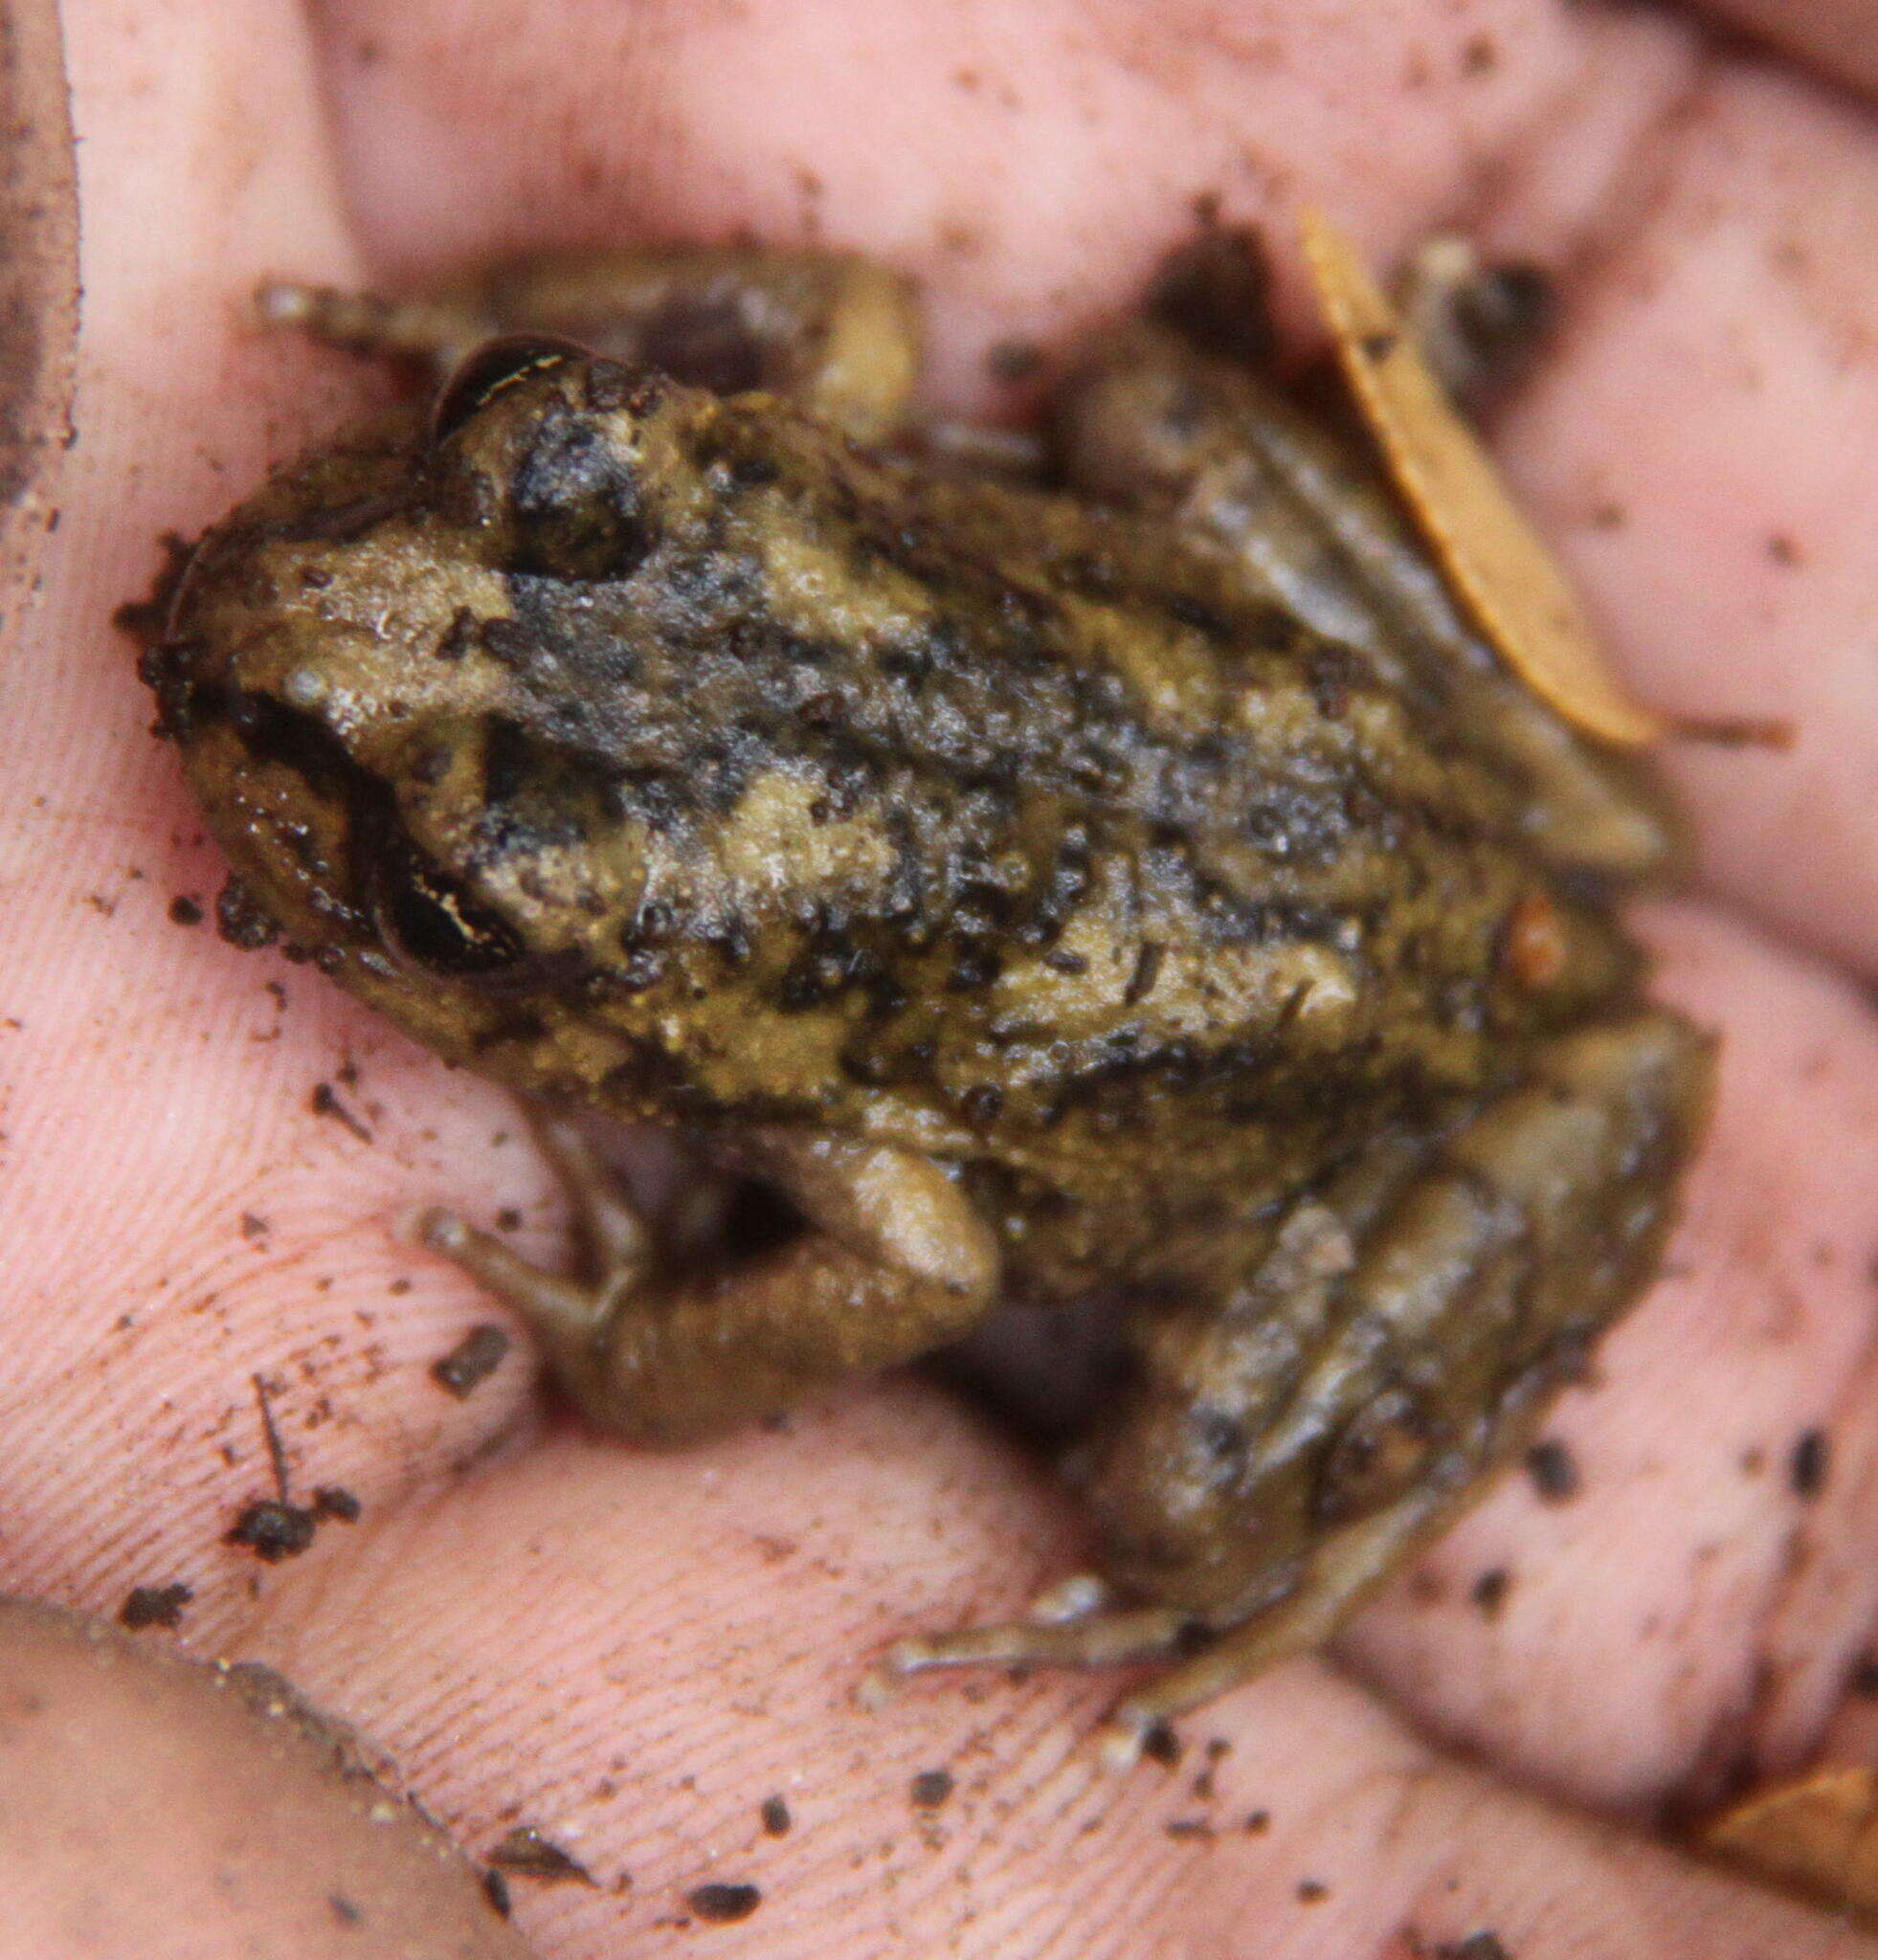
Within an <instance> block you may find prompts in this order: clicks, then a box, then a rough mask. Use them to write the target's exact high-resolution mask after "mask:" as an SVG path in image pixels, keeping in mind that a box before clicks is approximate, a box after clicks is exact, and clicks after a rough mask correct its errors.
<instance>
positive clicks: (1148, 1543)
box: [886, 1013, 1709, 1762]
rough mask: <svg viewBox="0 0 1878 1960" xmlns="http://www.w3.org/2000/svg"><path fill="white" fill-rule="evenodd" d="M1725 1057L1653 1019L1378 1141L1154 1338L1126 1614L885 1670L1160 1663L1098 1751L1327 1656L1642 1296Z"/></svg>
mask: <svg viewBox="0 0 1878 1960" xmlns="http://www.w3.org/2000/svg"><path fill="white" fill-rule="evenodd" d="M1708 1059H1709V1057H1708V1044H1707V1043H1706V1042H1704V1041H1703V1040H1702V1039H1701V1037H1700V1036H1697V1035H1696V1034H1695V1033H1694V1031H1693V1030H1691V1029H1690V1028H1688V1026H1687V1025H1686V1024H1685V1023H1684V1022H1682V1021H1680V1020H1679V1019H1677V1018H1676V1017H1675V1016H1673V1015H1670V1014H1666V1013H1637V1014H1635V1015H1632V1016H1630V1017H1628V1018H1626V1019H1622V1020H1617V1021H1613V1022H1611V1023H1608V1024H1605V1025H1600V1026H1596V1027H1591V1028H1587V1029H1584V1030H1581V1031H1579V1032H1577V1033H1575V1034H1572V1035H1569V1036H1562V1037H1560V1038H1558V1039H1557V1040H1555V1041H1554V1042H1552V1043H1550V1044H1549V1045H1548V1046H1546V1047H1545V1048H1543V1049H1542V1050H1541V1051H1540V1053H1539V1055H1538V1056H1537V1057H1536V1058H1535V1059H1534V1064H1533V1068H1532V1072H1531V1079H1530V1080H1528V1081H1527V1082H1526V1083H1525V1084H1524V1085H1523V1086H1521V1087H1520V1088H1518V1089H1516V1090H1514V1091H1512V1092H1511V1093H1509V1094H1508V1095H1507V1096H1505V1097H1503V1098H1502V1099H1500V1100H1499V1101H1497V1102H1495V1103H1491V1104H1489V1105H1488V1106H1487V1108H1486V1109H1484V1110H1483V1111H1482V1112H1481V1113H1480V1114H1479V1115H1477V1116H1476V1117H1474V1118H1473V1119H1472V1121H1471V1122H1468V1123H1466V1124H1465V1125H1463V1126H1462V1127H1460V1128H1459V1129H1458V1130H1456V1131H1454V1132H1453V1133H1451V1134H1448V1135H1446V1136H1443V1137H1441V1138H1439V1139H1436V1138H1423V1139H1421V1140H1420V1142H1419V1143H1416V1144H1414V1145H1413V1146H1412V1147H1403V1140H1401V1139H1394V1140H1384V1142H1383V1143H1381V1144H1379V1145H1378V1147H1377V1148H1376V1149H1375V1151H1373V1152H1372V1153H1371V1155H1370V1157H1369V1158H1367V1159H1364V1160H1359V1161H1358V1163H1357V1164H1356V1165H1354V1166H1353V1167H1352V1169H1350V1170H1349V1171H1348V1172H1347V1173H1346V1174H1345V1175H1344V1176H1343V1177H1342V1178H1341V1179H1339V1180H1338V1181H1337V1182H1336V1183H1335V1184H1334V1185H1332V1186H1331V1187H1330V1189H1328V1190H1326V1191H1324V1192H1319V1193H1317V1194H1315V1195H1313V1196H1311V1197H1308V1198H1307V1199H1305V1200H1304V1201H1303V1202H1301V1203H1300V1204H1299V1205H1298V1206H1297V1208H1296V1210H1295V1212H1294V1214H1293V1215H1292V1217H1291V1218H1290V1219H1289V1220H1288V1221H1287V1222H1286V1224H1285V1225H1284V1226H1283V1227H1282V1228H1281V1229H1280V1230H1279V1231H1278V1233H1277V1234H1276V1235H1275V1236H1274V1237H1273V1238H1271V1239H1270V1240H1269V1241H1267V1242H1266V1251H1265V1254H1264V1257H1263V1259H1262V1260H1259V1261H1257V1262H1253V1263H1252V1265H1251V1270H1250V1271H1249V1272H1242V1273H1241V1278H1240V1281H1239V1282H1238V1284H1237V1285H1235V1286H1231V1287H1229V1288H1227V1289H1226V1292H1225V1297H1224V1298H1223V1299H1222V1300H1216V1301H1215V1302H1214V1303H1212V1304H1210V1305H1208V1304H1205V1303H1203V1302H1202V1301H1200V1300H1198V1299H1196V1300H1195V1301H1194V1302H1192V1303H1189V1304H1188V1305H1187V1306H1186V1307H1183V1308H1175V1309H1172V1310H1169V1311H1165V1312H1163V1313H1161V1314H1157V1315H1154V1316H1152V1317H1151V1318H1149V1319H1148V1320H1147V1321H1146V1322H1145V1323H1144V1325H1142V1327H1141V1329H1140V1332H1139V1344H1138V1354H1137V1359H1138V1362H1139V1366H1140V1370H1141V1374H1140V1379H1139V1382H1138V1384H1137V1387H1136V1389H1135V1391H1134V1392H1133V1396H1132V1400H1131V1402H1130V1404H1129V1406H1128V1407H1126V1408H1125V1409H1124V1410H1123V1411H1122V1412H1121V1416H1120V1420H1119V1421H1118V1422H1117V1424H1116V1426H1115V1428H1114V1430H1113V1431H1112V1432H1111V1433H1110V1434H1109V1435H1108V1436H1107V1437H1106V1438H1105V1439H1104V1441H1103V1443H1102V1446H1101V1448H1100V1450H1099V1452H1098V1454H1097V1460H1096V1464H1095V1468H1094V1471H1093V1474H1092V1476H1091V1478H1090V1481H1089V1488H1088V1495H1089V1498H1090V1500H1091V1502H1092V1503H1093V1506H1094V1508H1095V1511H1096V1514H1097V1516H1098V1519H1099V1520H1100V1522H1101V1525H1102V1526H1103V1534H1104V1542H1103V1548H1102V1549H1103V1564H1104V1566H1105V1569H1106V1570H1107V1572H1108V1573H1109V1574H1110V1575H1111V1576H1112V1578H1113V1580H1114V1581H1115V1583H1116V1584H1117V1585H1118V1586H1119V1588H1120V1589H1121V1591H1122V1592H1123V1593H1124V1594H1125V1595H1126V1596H1127V1598H1128V1599H1129V1600H1132V1601H1136V1602H1141V1603H1140V1604H1137V1605H1131V1606H1126V1605H1125V1606H1113V1605H1110V1604H1109V1603H1108V1601H1107V1597H1106V1596H1105V1595H1104V1594H1102V1593H1099V1592H1097V1591H1095V1590H1093V1589H1089V1588H1087V1587H1084V1588H1083V1589H1081V1590H1080V1591H1073V1592H1071V1593H1068V1594H1066V1595H1062V1604H1063V1606H1064V1607H1065V1608H1067V1609H1073V1610H1066V1611H1060V1612H1057V1613H1055V1614H1034V1615H1032V1617H1031V1619H1030V1620H1028V1621H1025V1622H1020V1623H1018V1624H1016V1625H1012V1626H1002V1627H988V1628H976V1629H972V1630H969V1631H967V1632H965V1633H961V1634H956V1635H952V1636H949V1637H939V1638H936V1639H925V1640H913V1641H907V1642H903V1643H902V1645H901V1646H899V1647H897V1648H896V1649H894V1650H893V1651H892V1653H890V1654H889V1656H888V1657H887V1662H886V1672H887V1673H888V1674H889V1675H890V1676H895V1677H897V1676H903V1675H908V1674H914V1673H919V1672H922V1671H924V1670H925V1669H928V1668H934V1667H953V1666H965V1665H969V1664H973V1663H982V1662H991V1663H997V1664H1004V1665H1011V1664H1022V1663H1026V1662H1036V1663H1059V1664H1072V1665H1094V1664H1100V1663H1107V1662H1109V1661H1115V1660H1142V1659H1150V1660H1161V1661H1164V1662H1166V1663H1168V1665H1167V1667H1166V1670H1165V1671H1164V1672H1163V1673H1162V1674H1161V1675H1160V1676H1159V1678H1158V1679H1156V1680H1153V1681H1151V1682H1149V1683H1148V1684H1147V1685H1146V1686H1145V1687H1144V1688H1143V1689H1141V1690H1140V1691H1138V1692H1137V1693H1135V1694H1133V1695H1131V1696H1129V1698H1128V1699H1127V1700H1126V1701H1124V1702H1123V1703H1122V1704H1121V1706H1120V1707H1119V1708H1118V1709H1117V1711H1116V1713H1115V1715H1114V1718H1113V1720H1112V1723H1111V1725H1110V1727H1109V1729H1108V1731H1107V1740H1106V1742H1105V1745H1104V1747H1105V1752H1106V1754H1107V1756H1108V1758H1109V1759H1110V1760H1111V1761H1115V1762H1126V1761H1128V1760H1129V1759H1130V1758H1131V1756H1132V1755H1133V1754H1134V1753H1135V1752H1136V1751H1137V1750H1138V1749H1139V1748H1140V1746H1141V1743H1142V1741H1143V1739H1144V1738H1145V1737H1146V1736H1147V1735H1148V1734H1149V1733H1150V1732H1151V1731H1152V1730H1153V1729H1155V1728H1156V1727H1157V1726H1160V1725H1162V1724H1164V1723H1166V1722H1167V1721H1169V1720H1170V1719H1171V1718H1173V1717H1174V1716H1175V1715H1177V1714H1179V1713H1181V1712H1182V1711H1184V1710H1186V1709H1189V1708H1193V1707H1195V1706H1196V1705H1198V1704H1200V1703H1202V1702H1206V1701H1209V1700H1211V1699H1212V1698H1213V1697H1214V1696H1216V1695H1218V1694H1220V1693H1222V1692H1223V1691H1224V1690H1225V1689H1227V1688H1229V1687H1232V1686H1234V1685H1236V1684H1237V1683H1238V1682H1242V1681H1244V1680H1246V1679H1248V1678H1249V1677H1251V1676H1252V1675H1254V1674H1257V1673H1259V1672H1261V1671H1262V1670H1263V1669H1264V1668H1266V1667H1268V1666H1270V1665H1271V1664H1272V1663H1273V1662H1275V1661H1277V1660H1280V1659H1285V1658H1286V1657H1287V1656H1290V1655H1293V1654H1298V1653H1302V1652H1305V1651H1308V1649H1310V1648H1313V1647H1316V1646H1318V1645H1320V1644H1321V1643H1322V1642H1323V1641H1324V1640H1326V1639H1327V1638H1328V1637H1330V1635H1331V1634H1332V1633H1333V1632H1334V1631H1335V1630H1336V1628H1337V1627H1338V1626H1339V1625H1340V1624H1341V1623H1342V1621H1343V1620H1344V1619H1345V1618H1346V1617H1347V1616H1348V1615H1349V1614H1350V1613H1351V1612H1352V1611H1353V1608H1354V1607H1355V1606H1356V1605H1357V1603H1358V1602H1359V1601H1360V1600H1361V1599H1362V1598H1363V1597H1364V1596H1365V1595H1366V1594H1367V1593H1370V1592H1371V1591H1372V1590H1374V1588H1375V1586H1377V1585H1378V1584H1379V1583H1380V1582H1381V1581H1382V1580H1383V1579H1385V1578H1387V1577H1388V1575H1389V1574H1390V1573H1391V1572H1392V1571H1394V1570H1397V1569H1398V1568H1399V1567H1400V1565H1401V1564H1402V1563H1403V1562H1404V1560H1406V1559H1407V1558H1408V1557H1410V1556H1411V1555H1412V1554H1413V1553H1414V1552H1415V1550H1416V1549H1417V1548H1419V1547H1420V1546H1421V1545H1423V1544H1425V1543H1426V1542H1427V1541H1428V1540H1429V1539H1430V1538H1431V1537H1432V1536H1433V1535H1434V1534H1435V1533H1436V1532H1437V1531H1438V1530H1440V1529H1441V1528H1442V1526H1444V1525H1445V1524H1446V1523H1447V1522H1448V1520H1450V1519H1451V1518H1452V1517H1454V1516H1455V1515H1456V1514H1457V1513H1458V1512H1459V1511H1460V1510H1461V1509H1462V1508H1463V1507H1464V1505H1466V1504H1467V1503H1471V1502H1472V1501H1473V1500H1474V1499H1475V1498H1476V1497H1477V1496H1478V1495H1479V1494H1480V1493H1481V1491H1482V1489H1483V1487H1484V1481H1485V1479H1486V1477H1487V1473H1488V1472H1490V1471H1491V1470H1493V1469H1494V1468H1496V1467H1497V1466H1499V1465H1500V1464H1502V1463H1505V1462H1506V1461H1508V1460H1509V1459H1511V1458H1514V1457H1516V1455H1517V1453H1518V1452H1519V1450H1520V1449H1521V1448H1523V1447H1524V1446H1525V1444H1526V1443H1527V1442H1528V1441H1529V1440H1530V1438H1531V1436H1532V1434H1533V1431H1534V1430H1535V1428H1536V1426H1537V1424H1538V1421H1539V1419H1540V1417H1541V1415H1542V1414H1543V1413H1544V1411H1545V1409H1546V1408H1547V1407H1548V1406H1549V1405H1550V1403H1551V1400H1552V1397H1553V1395H1554V1392H1555V1391H1556V1390H1557V1389H1558V1388H1559V1387H1560V1386H1561V1384H1563V1383H1564V1382H1566V1381H1568V1380H1571V1379H1573V1378H1574V1377H1575V1375H1576V1373H1577V1372H1579V1371H1580V1370H1581V1368H1582V1364H1583V1358H1584V1354H1585V1351H1586V1349H1587V1347H1588V1345H1589V1343H1590V1342H1591V1340H1592V1339H1593V1338H1594V1337H1595V1336H1596V1334H1597V1333H1598V1332H1599V1329H1600V1328H1601V1327H1602V1326H1603V1325H1605V1324H1607V1323H1608V1322H1609V1321H1610V1320H1611V1319H1612V1318H1613V1317H1614V1316H1615V1315H1616V1314H1618V1313H1619V1312H1621V1310H1622V1309H1623V1308H1624V1307H1625V1306H1626V1305H1628V1304H1629V1303H1630V1301H1631V1300H1632V1299H1633V1298H1634V1297H1635V1295H1636V1293H1637V1291H1638V1289H1639V1288H1640V1287H1641V1286H1642V1284H1643V1281H1645V1280H1646V1279H1647V1277H1648V1275H1649V1273H1650V1270H1651V1268H1652V1266H1653V1264H1654V1262H1655V1259H1656V1257H1657V1253H1658V1250H1659V1248H1660V1246H1661V1244H1662V1241H1663V1237H1664V1235H1665V1233H1666V1230H1667V1226H1668V1222H1669V1219H1670V1216H1671V1200H1672V1197H1673V1192H1674V1187H1675V1178H1676V1174H1677V1172H1678V1170H1679V1169H1680V1168H1681V1165H1682V1163H1683V1161H1684V1159H1685V1157H1686V1156H1687V1153H1688V1148H1689V1147H1690V1144H1691V1142H1692V1140H1693V1137H1694V1134H1695V1132H1696V1129H1697V1127H1698V1125H1699V1123H1700V1119H1701V1114H1702V1110H1703V1107H1704V1104H1705V1102H1706V1093H1707V1081H1708V1074H1709V1069H1708Z"/></svg>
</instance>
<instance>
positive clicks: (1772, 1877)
mask: <svg viewBox="0 0 1878 1960" xmlns="http://www.w3.org/2000/svg"><path fill="white" fill-rule="evenodd" d="M1697 1842H1698V1843H1699V1844H1700V1845H1701V1847H1702V1849H1703V1850H1705V1851H1707V1852H1708V1853H1710V1855H1711V1856H1712V1857H1715V1858H1718V1859H1720V1860H1723V1861H1724V1862H1725V1863H1728V1864H1732V1865H1734V1866H1737V1867H1738V1868H1739V1869H1741V1870H1743V1871H1747V1872H1752V1873H1753V1874H1754V1875H1755V1877H1756V1878H1758V1879H1763V1880H1765V1881H1767V1882H1769V1883H1771V1884H1776V1885H1782V1886H1785V1887H1786V1888H1787V1889H1789V1890H1791V1891H1795V1892H1798V1893H1800V1894H1801V1895H1803V1896H1804V1897H1805V1898H1808V1899H1811V1900H1814V1901H1816V1902H1818V1903H1819V1904H1823V1905H1830V1906H1834V1907H1836V1908H1838V1909H1839V1910H1841V1911H1848V1912H1855V1913H1858V1914H1859V1915H1861V1916H1862V1917H1864V1918H1866V1919H1868V1920H1870V1921H1872V1922H1873V1923H1874V1924H1878V1771H1873V1770H1869V1769H1864V1768H1860V1767H1857V1766H1854V1767H1850V1768H1844V1767H1841V1768H1833V1769H1823V1770H1814V1771H1808V1772H1807V1773H1806V1774H1805V1775H1802V1776H1797V1777H1794V1778H1792V1779H1791V1780H1789V1781H1786V1782H1782V1783H1773V1784H1767V1785H1764V1786H1763V1787H1762V1788H1760V1789H1759V1790H1756V1791H1755V1792H1754V1793H1752V1794H1750V1795H1748V1796H1745V1797H1743V1798H1742V1799H1741V1801H1740V1802H1739V1803H1736V1804H1733V1805H1731V1806H1730V1808H1729V1809H1727V1810H1725V1811H1724V1812H1722V1813H1721V1815H1719V1816H1717V1817H1713V1818H1711V1819H1710V1821H1709V1822H1708V1823H1707V1824H1706V1825H1704V1826H1703V1828H1702V1830H1701V1832H1700V1834H1699V1836H1698V1838H1697Z"/></svg>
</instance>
